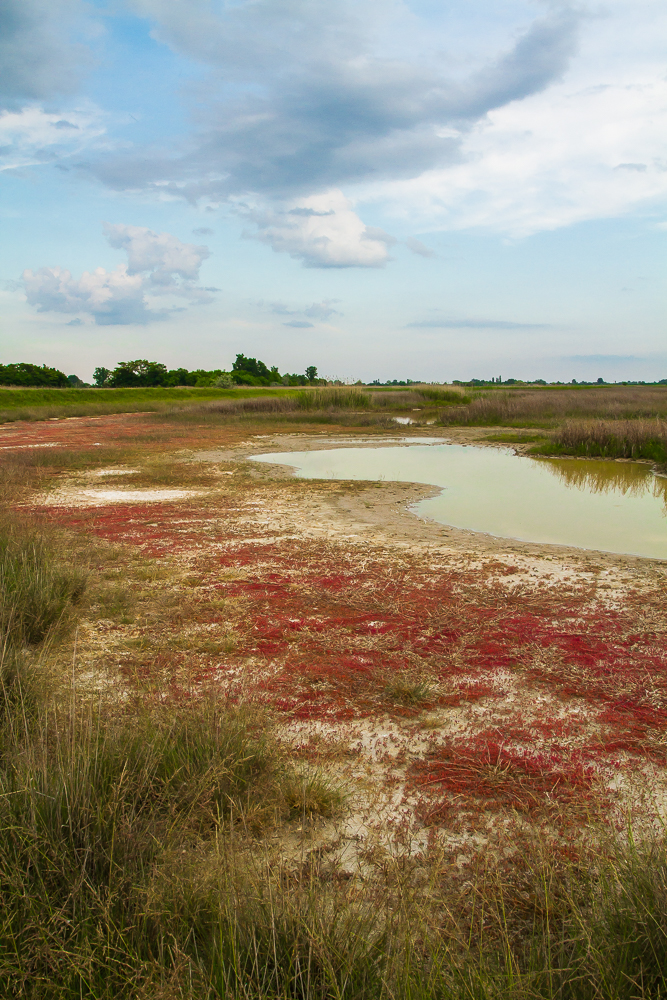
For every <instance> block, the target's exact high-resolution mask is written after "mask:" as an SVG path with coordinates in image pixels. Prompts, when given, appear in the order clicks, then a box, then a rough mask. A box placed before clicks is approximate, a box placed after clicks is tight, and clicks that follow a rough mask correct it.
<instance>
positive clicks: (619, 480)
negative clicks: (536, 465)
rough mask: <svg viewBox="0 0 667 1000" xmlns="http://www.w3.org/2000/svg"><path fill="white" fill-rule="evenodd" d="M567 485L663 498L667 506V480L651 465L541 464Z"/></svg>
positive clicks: (569, 461)
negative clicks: (655, 473)
mask: <svg viewBox="0 0 667 1000" xmlns="http://www.w3.org/2000/svg"><path fill="white" fill-rule="evenodd" d="M541 464H542V465H543V467H544V468H546V469H548V470H549V472H551V473H553V474H554V475H555V476H556V477H557V478H558V479H560V480H561V481H562V482H563V483H565V485H566V486H574V487H575V488H576V489H580V490H588V491H590V492H591V493H620V494H622V495H623V496H633V497H642V496H646V495H648V496H654V497H662V498H664V500H665V502H666V503H667V479H665V478H663V477H658V476H655V475H654V474H653V472H652V471H651V468H650V466H647V465H640V464H638V463H635V462H627V463H619V462H614V461H604V460H600V461H595V460H593V461H590V462H574V461H572V459H557V458H550V459H549V460H548V461H546V462H544V461H543V462H542V463H541Z"/></svg>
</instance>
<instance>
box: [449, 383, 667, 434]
mask: <svg viewBox="0 0 667 1000" xmlns="http://www.w3.org/2000/svg"><path fill="white" fill-rule="evenodd" d="M574 417H576V418H585V419H592V418H596V419H605V420H635V419H640V418H641V419H651V418H656V417H658V418H665V417H667V387H663V386H642V387H640V386H623V387H620V386H614V387H611V386H601V387H600V388H585V389H565V388H563V389H507V390H494V391H493V392H488V393H483V394H482V395H479V396H477V398H475V399H473V401H472V402H471V403H469V404H468V405H467V406H465V407H461V408H458V407H452V408H449V409H447V410H444V411H443V412H441V413H440V415H439V421H440V422H441V423H442V424H445V425H475V426H482V427H493V426H509V427H512V426H518V427H531V426H535V427H553V426H554V425H556V424H560V423H562V422H563V421H565V420H567V419H569V418H574Z"/></svg>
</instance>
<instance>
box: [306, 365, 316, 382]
mask: <svg viewBox="0 0 667 1000" xmlns="http://www.w3.org/2000/svg"><path fill="white" fill-rule="evenodd" d="M306 378H307V379H308V381H309V382H314V381H315V379H316V378H317V368H316V367H315V365H309V366H308V368H306Z"/></svg>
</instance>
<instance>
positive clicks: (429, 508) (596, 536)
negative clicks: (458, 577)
mask: <svg viewBox="0 0 667 1000" xmlns="http://www.w3.org/2000/svg"><path fill="white" fill-rule="evenodd" d="M257 461H260V462H275V463H279V464H281V465H291V466H294V467H295V469H296V473H295V474H296V475H297V476H299V477H301V478H304V479H367V480H370V481H378V480H385V481H397V482H411V483H429V484H431V485H433V486H440V487H442V492H441V493H439V494H438V496H436V497H432V498H431V499H428V500H421V501H420V502H419V503H417V504H415V505H414V506H413V507H412V508H411V509H412V510H413V511H414V512H415V513H416V514H419V515H420V516H422V517H427V518H430V519H432V520H434V521H439V522H440V523H442V524H448V525H452V526H454V527H457V528H467V529H469V530H471V531H483V532H486V533H488V534H491V535H498V536H500V537H503V538H518V539H521V540H522V541H527V542H546V543H550V544H554V545H575V546H577V547H579V548H585V549H600V550H602V551H606V552H624V553H630V554H633V555H639V556H648V557H649V558H653V559H667V479H663V478H658V477H656V476H654V475H653V474H652V472H651V470H650V468H649V467H648V466H646V465H637V464H634V463H625V462H608V461H582V460H577V459H535V458H525V457H519V456H517V455H514V454H512V453H511V452H510V451H505V450H500V449H496V448H474V447H465V446H464V445H452V444H411V445H409V446H405V445H404V446H396V447H393V446H388V447H379V448H372V447H371V448H334V449H331V450H328V451H306V452H286V453H282V454H274V455H260V456H259V457H258V458H257Z"/></svg>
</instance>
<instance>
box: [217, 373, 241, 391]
mask: <svg viewBox="0 0 667 1000" xmlns="http://www.w3.org/2000/svg"><path fill="white" fill-rule="evenodd" d="M213 385H214V386H215V387H216V388H217V389H231V388H232V387H233V386H235V385H236V383H235V381H234V379H233V378H232V376H231V373H230V372H220V374H219V375H218V377H217V378H216V380H215V382H214V383H213Z"/></svg>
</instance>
